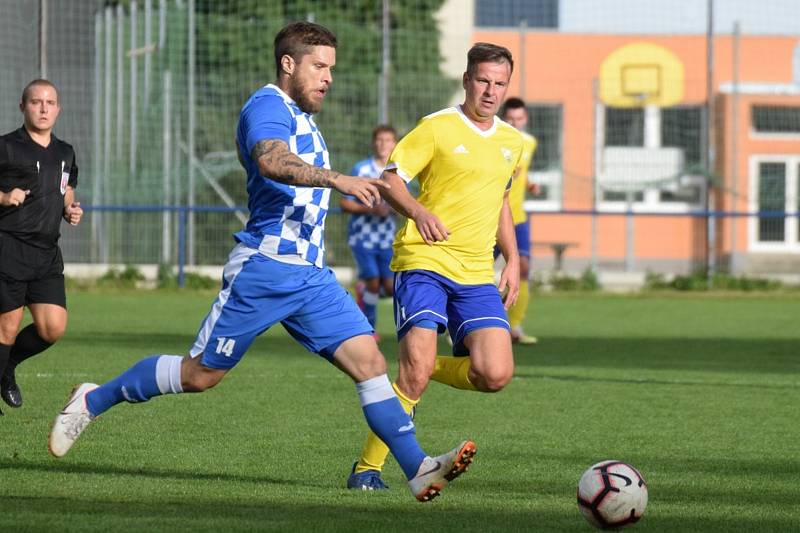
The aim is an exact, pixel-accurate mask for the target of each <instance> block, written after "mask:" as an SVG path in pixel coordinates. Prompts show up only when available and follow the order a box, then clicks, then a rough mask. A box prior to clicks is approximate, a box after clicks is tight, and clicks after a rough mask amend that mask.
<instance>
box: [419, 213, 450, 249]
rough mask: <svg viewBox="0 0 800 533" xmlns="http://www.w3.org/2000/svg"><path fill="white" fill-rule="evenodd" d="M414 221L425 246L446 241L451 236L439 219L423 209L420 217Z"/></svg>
mask: <svg viewBox="0 0 800 533" xmlns="http://www.w3.org/2000/svg"><path fill="white" fill-rule="evenodd" d="M413 220H414V224H416V225H417V231H419V234H420V235H421V236H422V240H423V241H425V244H428V245H432V244H433V243H436V242H439V241H446V240H447V238H448V237H449V236H450V231H449V230H448V229H447V228H446V227H445V225H444V224H442V221H441V220H439V217H437V216H436V215H434V214H433V213H431V212H430V211H428V210H426V209H422V210H421V211H420V213H419V214H418V215H416V216H414V217H413Z"/></svg>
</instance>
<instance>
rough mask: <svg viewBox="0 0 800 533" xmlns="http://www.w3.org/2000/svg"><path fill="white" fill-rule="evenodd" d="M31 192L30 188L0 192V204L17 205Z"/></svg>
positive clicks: (6, 205)
mask: <svg viewBox="0 0 800 533" xmlns="http://www.w3.org/2000/svg"><path fill="white" fill-rule="evenodd" d="M30 193H31V191H30V189H26V190H22V189H11V191H10V192H7V193H2V192H0V205H2V206H5V207H19V206H21V205H22V202H24V201H25V198H27V197H28V195H29V194H30Z"/></svg>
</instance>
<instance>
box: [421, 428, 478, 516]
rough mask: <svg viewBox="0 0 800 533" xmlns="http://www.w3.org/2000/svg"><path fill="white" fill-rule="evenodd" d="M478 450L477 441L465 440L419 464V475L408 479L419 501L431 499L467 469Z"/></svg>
mask: <svg viewBox="0 0 800 533" xmlns="http://www.w3.org/2000/svg"><path fill="white" fill-rule="evenodd" d="M476 451H477V450H476V448H475V443H474V442H472V441H469V440H465V441H464V442H462V443H461V444H459V445H458V447H456V448H455V449H453V450H451V451H449V452H447V453H446V454H444V455H440V456H438V457H426V458H425V460H424V461H422V464H421V465H419V470H417V475H416V476H414V477H413V478H411V479H409V480H408V488H410V489H411V493H412V494H414V496H415V497H416V498H417V499H418V500H419V501H421V502H429V501H431V500H432V499H434V498H435V497H437V496H438V495H439V493H440V492H442V489H444V487H445V485H447V483H448V482H449V481H453V480H454V479H455V478H457V477H458V476H460V475H461V474H463V473H464V472H466V471H467V467H469V465H470V464H471V463H472V459H473V458H474V457H475V453H476Z"/></svg>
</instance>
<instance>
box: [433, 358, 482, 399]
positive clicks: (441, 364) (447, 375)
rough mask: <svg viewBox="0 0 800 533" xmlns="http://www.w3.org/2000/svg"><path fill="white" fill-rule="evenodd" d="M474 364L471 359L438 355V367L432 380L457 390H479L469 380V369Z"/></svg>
mask: <svg viewBox="0 0 800 533" xmlns="http://www.w3.org/2000/svg"><path fill="white" fill-rule="evenodd" d="M471 366H472V362H471V361H470V358H469V357H452V356H449V355H437V356H436V366H435V367H434V369H433V375H432V376H431V379H432V380H433V381H438V382H439V383H444V384H445V385H450V386H451V387H454V388H456V389H462V390H478V389H476V388H475V385H473V384H472V382H471V381H470V380H469V369H470V367H471Z"/></svg>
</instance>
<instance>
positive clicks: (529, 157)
mask: <svg viewBox="0 0 800 533" xmlns="http://www.w3.org/2000/svg"><path fill="white" fill-rule="evenodd" d="M520 133H522V138H523V139H524V140H525V145H524V148H523V150H522V158H521V159H520V160H519V170H518V171H517V174H516V176H514V183H512V184H511V191H510V192H509V193H508V203H509V205H510V206H511V216H512V217H513V218H514V224H515V225H516V224H522V223H523V222H525V221H526V220H527V219H528V214H527V213H526V212H525V210H524V209H523V208H522V203H523V202H524V201H525V189H526V188H527V185H528V170H529V169H530V168H531V163H532V162H533V153H534V152H536V137H534V136H533V135H531V134H530V133H526V132H524V131H523V132H520Z"/></svg>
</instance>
